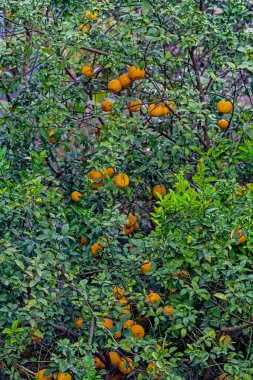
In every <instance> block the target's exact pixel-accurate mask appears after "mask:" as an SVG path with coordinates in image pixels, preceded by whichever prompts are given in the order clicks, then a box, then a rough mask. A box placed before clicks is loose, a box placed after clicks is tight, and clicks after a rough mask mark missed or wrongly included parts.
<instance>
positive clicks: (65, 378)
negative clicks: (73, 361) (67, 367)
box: [57, 372, 72, 380]
mask: <svg viewBox="0 0 253 380" xmlns="http://www.w3.org/2000/svg"><path fill="white" fill-rule="evenodd" d="M57 380H72V376H71V375H70V374H69V373H65V372H59V373H58V376H57Z"/></svg>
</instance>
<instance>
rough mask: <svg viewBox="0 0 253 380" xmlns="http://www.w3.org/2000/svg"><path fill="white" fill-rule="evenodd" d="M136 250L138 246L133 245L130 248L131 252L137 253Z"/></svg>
mask: <svg viewBox="0 0 253 380" xmlns="http://www.w3.org/2000/svg"><path fill="white" fill-rule="evenodd" d="M136 249H138V247H137V246H136V245H131V247H129V251H130V252H132V251H135V250H136Z"/></svg>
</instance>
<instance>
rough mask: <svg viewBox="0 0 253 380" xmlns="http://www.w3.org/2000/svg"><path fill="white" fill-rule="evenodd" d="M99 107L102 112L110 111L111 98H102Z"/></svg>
mask: <svg viewBox="0 0 253 380" xmlns="http://www.w3.org/2000/svg"><path fill="white" fill-rule="evenodd" d="M101 108H102V110H103V111H104V112H112V101H111V100H104V101H103V102H102V103H101Z"/></svg>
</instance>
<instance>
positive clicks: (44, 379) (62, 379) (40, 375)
mask: <svg viewBox="0 0 253 380" xmlns="http://www.w3.org/2000/svg"><path fill="white" fill-rule="evenodd" d="M45 372H48V370H47V369H42V370H40V371H39V372H37V373H36V375H35V377H36V379H38V380H53V374H52V373H50V374H49V375H44V374H45ZM56 379H57V380H72V376H71V375H70V374H69V373H66V372H60V373H58V375H57V378H56Z"/></svg>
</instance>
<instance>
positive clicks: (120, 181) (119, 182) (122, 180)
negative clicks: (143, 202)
mask: <svg viewBox="0 0 253 380" xmlns="http://www.w3.org/2000/svg"><path fill="white" fill-rule="evenodd" d="M129 182H130V181H129V177H128V176H127V175H126V174H123V173H119V174H117V175H116V177H115V179H114V183H115V185H116V186H118V187H120V188H121V189H123V188H124V187H127V186H128V185H129Z"/></svg>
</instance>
